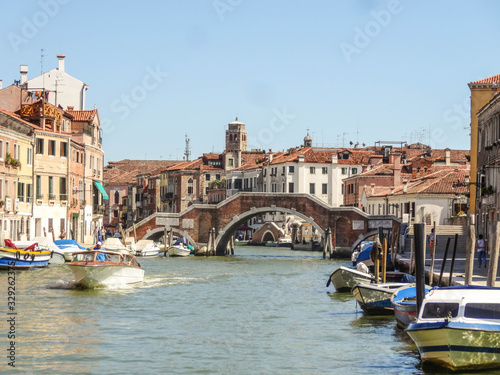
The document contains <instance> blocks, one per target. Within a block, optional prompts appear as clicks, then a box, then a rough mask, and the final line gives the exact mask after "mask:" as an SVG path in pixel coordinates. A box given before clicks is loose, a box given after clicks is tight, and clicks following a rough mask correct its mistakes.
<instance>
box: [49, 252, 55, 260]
mask: <svg viewBox="0 0 500 375" xmlns="http://www.w3.org/2000/svg"><path fill="white" fill-rule="evenodd" d="M53 256H54V250H52V251H51V252H50V259H52V257H53Z"/></svg>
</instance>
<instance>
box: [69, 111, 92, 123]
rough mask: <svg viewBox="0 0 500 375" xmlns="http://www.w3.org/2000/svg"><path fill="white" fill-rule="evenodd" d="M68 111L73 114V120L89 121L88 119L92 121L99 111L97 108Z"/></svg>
mask: <svg viewBox="0 0 500 375" xmlns="http://www.w3.org/2000/svg"><path fill="white" fill-rule="evenodd" d="M66 112H68V113H69V114H70V115H72V116H73V121H76V122H83V121H85V122H87V121H92V119H93V118H94V117H95V115H96V113H97V109H92V110H84V111H74V110H67V111H66Z"/></svg>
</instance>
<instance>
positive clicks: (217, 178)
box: [215, 173, 220, 181]
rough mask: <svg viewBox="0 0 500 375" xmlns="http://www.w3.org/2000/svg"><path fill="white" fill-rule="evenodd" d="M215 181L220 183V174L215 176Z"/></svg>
mask: <svg viewBox="0 0 500 375" xmlns="http://www.w3.org/2000/svg"><path fill="white" fill-rule="evenodd" d="M215 179H216V180H219V181H220V174H219V173H217V174H216V175H215Z"/></svg>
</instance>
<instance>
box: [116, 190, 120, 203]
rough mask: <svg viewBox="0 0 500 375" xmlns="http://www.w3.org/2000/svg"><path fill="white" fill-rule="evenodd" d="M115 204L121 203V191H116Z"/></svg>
mask: <svg viewBox="0 0 500 375" xmlns="http://www.w3.org/2000/svg"><path fill="white" fill-rule="evenodd" d="M115 204H120V193H119V192H118V191H115Z"/></svg>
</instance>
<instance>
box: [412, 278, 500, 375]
mask: <svg viewBox="0 0 500 375" xmlns="http://www.w3.org/2000/svg"><path fill="white" fill-rule="evenodd" d="M406 332H407V333H408V335H409V336H410V337H411V338H412V340H413V341H414V342H415V344H416V345H417V347H418V351H419V352H420V357H421V360H422V363H423V364H424V365H429V364H431V365H437V366H440V367H445V368H448V369H450V370H452V371H464V370H482V369H489V368H498V367H500V288H493V287H485V286H476V285H460V286H452V287H444V288H436V289H432V290H431V291H430V292H429V293H427V294H426V295H425V298H424V300H423V302H422V307H421V309H420V312H419V314H418V317H417V319H416V321H415V322H414V323H412V324H410V325H409V327H408V329H407V330H406Z"/></svg>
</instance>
